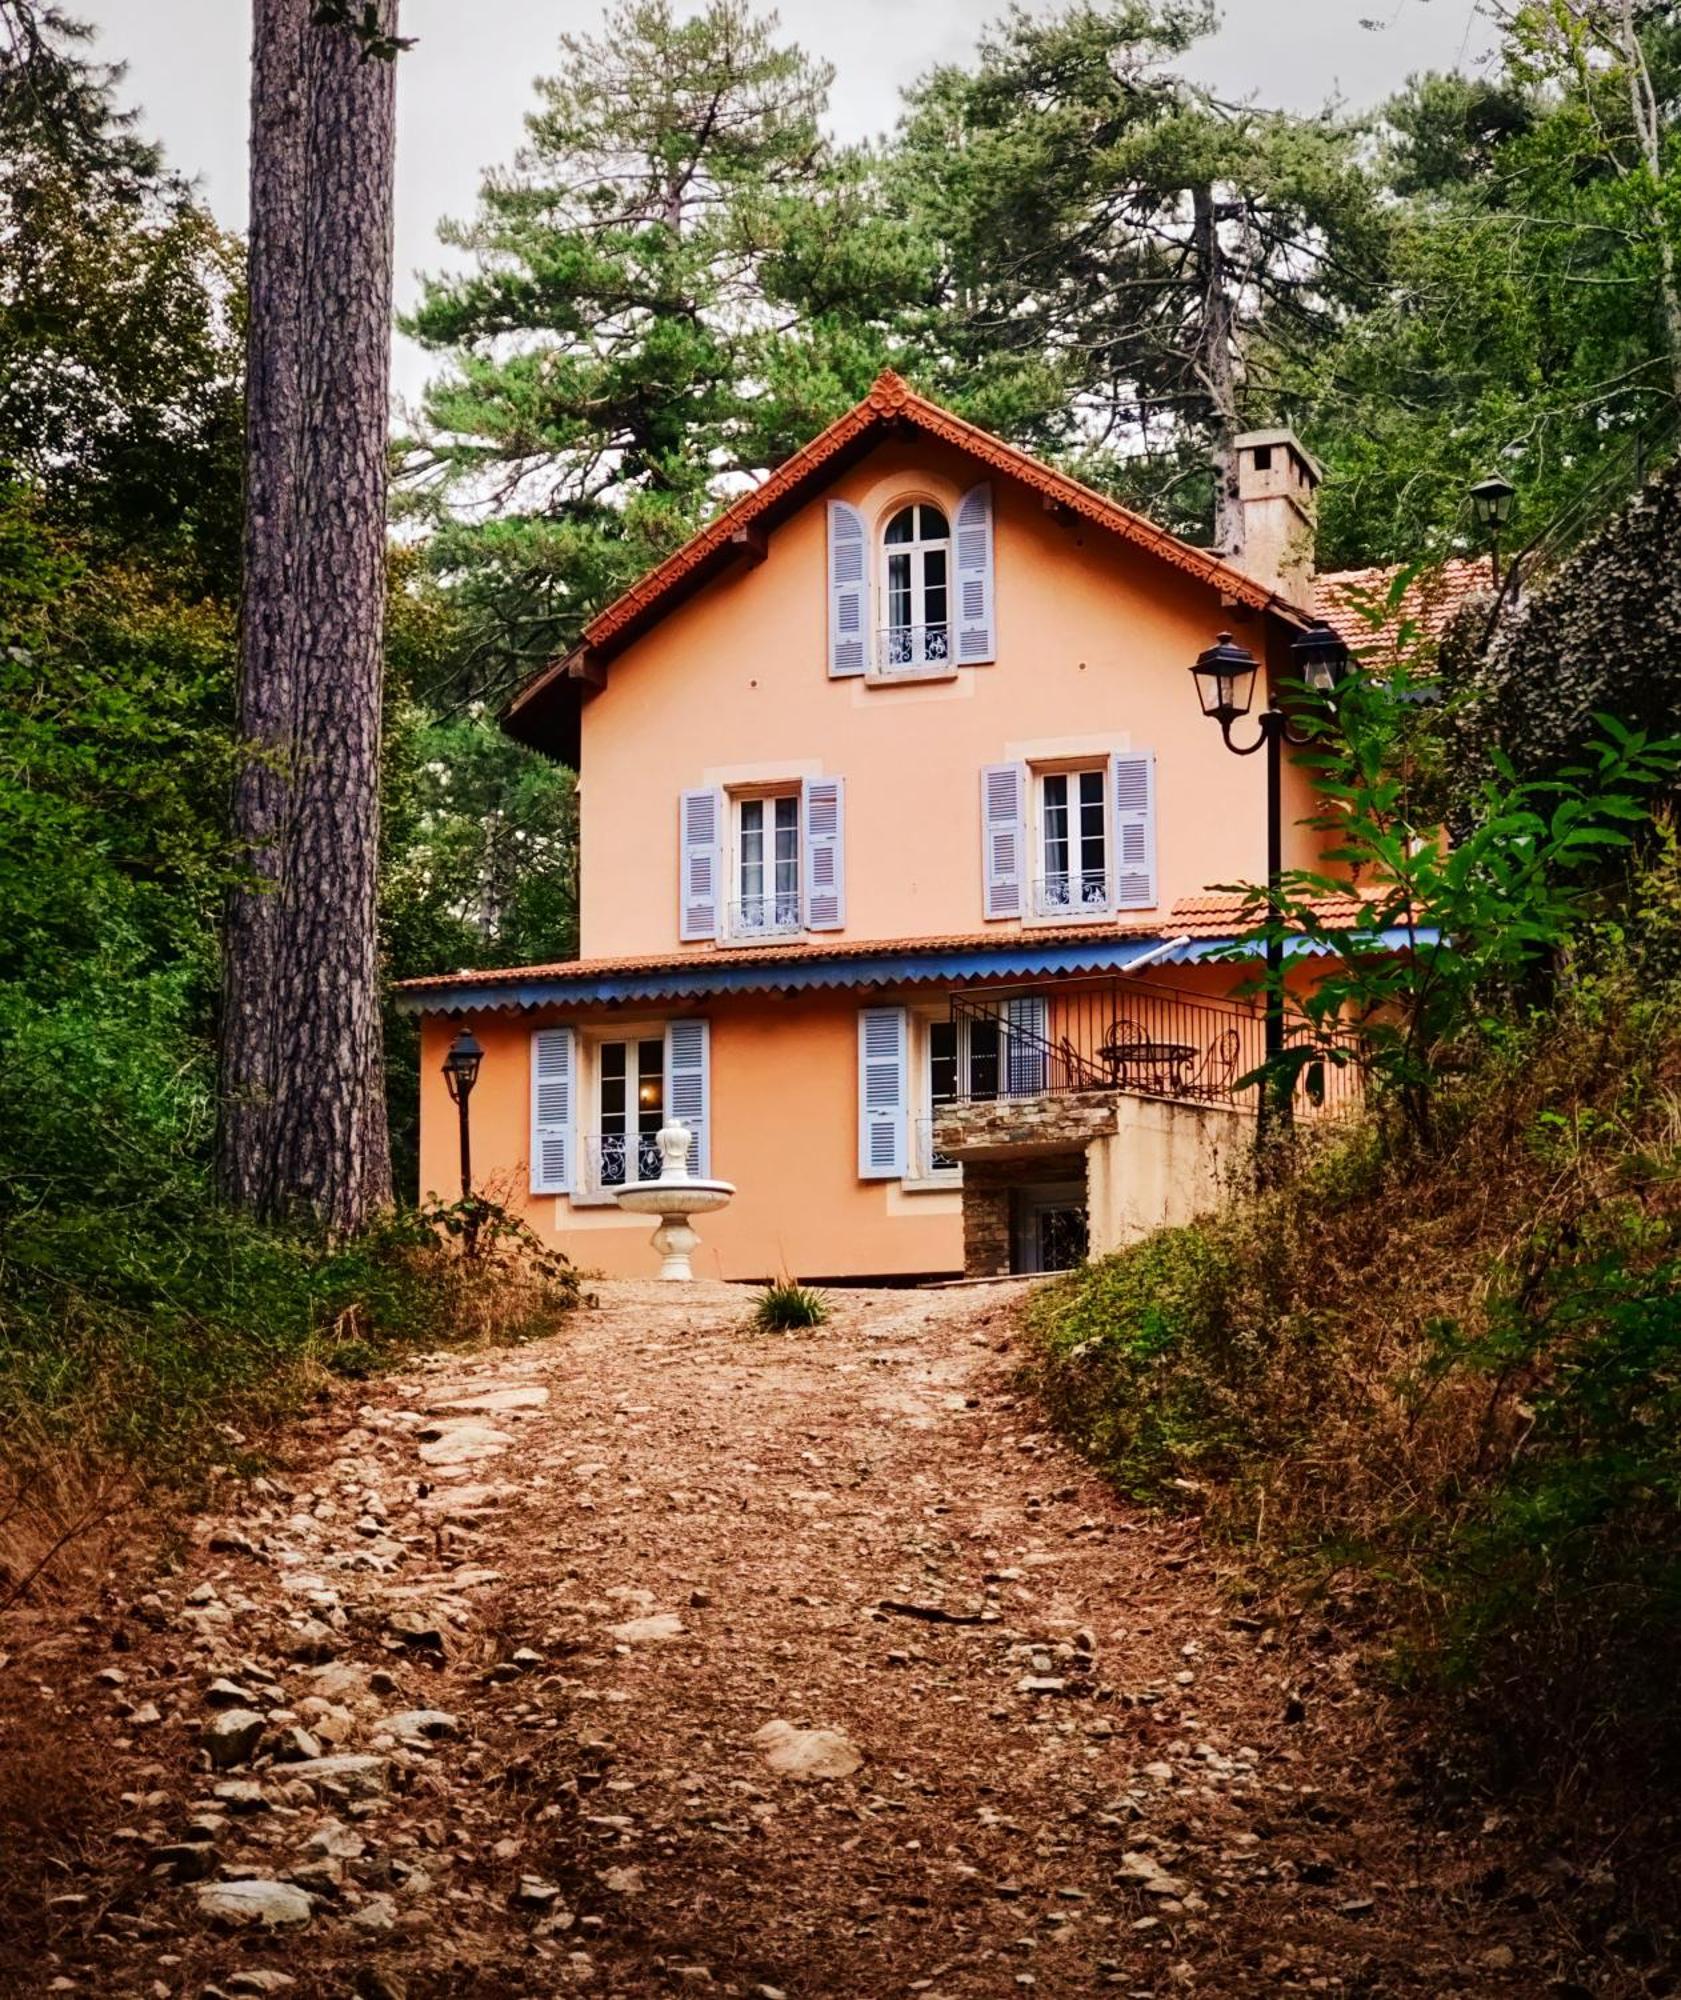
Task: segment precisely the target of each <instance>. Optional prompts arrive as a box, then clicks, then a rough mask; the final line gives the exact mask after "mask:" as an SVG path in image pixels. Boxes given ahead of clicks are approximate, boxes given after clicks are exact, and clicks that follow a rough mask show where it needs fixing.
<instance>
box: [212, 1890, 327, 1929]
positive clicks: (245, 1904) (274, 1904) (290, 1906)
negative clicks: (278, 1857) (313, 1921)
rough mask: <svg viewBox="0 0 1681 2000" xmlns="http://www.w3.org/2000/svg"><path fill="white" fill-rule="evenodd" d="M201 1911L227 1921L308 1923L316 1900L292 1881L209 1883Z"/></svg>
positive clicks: (270, 1924)
mask: <svg viewBox="0 0 1681 2000" xmlns="http://www.w3.org/2000/svg"><path fill="white" fill-rule="evenodd" d="M198 1906H199V1910H200V1912H201V1914H203V1915H204V1916H207V1917H211V1918H213V1919H215V1921H216V1922H218V1923H224V1924H262V1925H265V1926H268V1927H270V1928H272V1927H273V1926H275V1925H279V1924H307V1923H308V1922H309V1919H310V1914H311V1912H312V1910H313V1909H314V1907H315V1906H314V1903H313V1902H312V1900H311V1899H310V1898H309V1897H308V1896H307V1895H305V1893H304V1892H303V1890H302V1889H299V1888H297V1887H296V1886H295V1885H294V1884H293V1883H291V1882H255V1881H243V1882H206V1883H205V1884H204V1885H203V1887H202V1888H201V1889H200V1890H199V1892H198Z"/></svg>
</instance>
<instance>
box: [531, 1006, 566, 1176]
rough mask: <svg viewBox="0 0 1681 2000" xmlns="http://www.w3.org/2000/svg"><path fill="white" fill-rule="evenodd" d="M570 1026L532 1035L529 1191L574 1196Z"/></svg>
mask: <svg viewBox="0 0 1681 2000" xmlns="http://www.w3.org/2000/svg"><path fill="white" fill-rule="evenodd" d="M575 1046H576V1037H575V1036H574V1035H573V1033H572V1030H571V1029H570V1028H538V1029H537V1030H536V1032H535V1033H534V1034H533V1035H532V1037H531V1192H532V1193H533V1194H570V1193H571V1191H572V1145H573V1138H572V1131H573V1123H574V1119H575V1115H576V1114H575V1109H574V1105H573V1089H574V1083H573V1077H574V1069H575V1059H574V1050H575Z"/></svg>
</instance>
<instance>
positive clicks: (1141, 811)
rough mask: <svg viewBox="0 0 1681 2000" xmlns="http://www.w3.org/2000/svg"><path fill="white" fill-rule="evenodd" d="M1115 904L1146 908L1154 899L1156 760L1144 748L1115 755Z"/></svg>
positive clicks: (1136, 908)
mask: <svg viewBox="0 0 1681 2000" xmlns="http://www.w3.org/2000/svg"><path fill="white" fill-rule="evenodd" d="M1110 782H1111V784H1112V785H1113V786H1114V788H1115V905H1116V908H1117V909H1122V910H1149V909H1153V908H1154V907H1155V902H1156V760H1155V757H1154V756H1153V755H1152V754H1151V752H1150V751H1148V750H1133V751H1123V752H1120V753H1118V754H1117V755H1116V757H1115V760H1114V768H1113V770H1112V772H1111V774H1110Z"/></svg>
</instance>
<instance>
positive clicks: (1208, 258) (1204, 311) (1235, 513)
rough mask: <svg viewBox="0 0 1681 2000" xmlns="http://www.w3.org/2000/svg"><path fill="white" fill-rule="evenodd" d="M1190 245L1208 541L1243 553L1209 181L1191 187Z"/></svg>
mask: <svg viewBox="0 0 1681 2000" xmlns="http://www.w3.org/2000/svg"><path fill="white" fill-rule="evenodd" d="M1191 247H1192V254H1193V257H1194V260H1195V269H1196V274H1197V282H1198V285H1199V286H1200V288H1201V292H1202V297H1201V300H1200V310H1199V314H1198V340H1197V351H1196V357H1195V366H1196V372H1197V377H1198V380H1199V381H1200V382H1201V384H1202V388H1203V393H1204V394H1205V395H1206V396H1207V398H1208V412H1209V422H1210V426H1211V428H1212V430H1213V433H1214V442H1213V449H1212V452H1211V453H1210V457H1211V459H1212V462H1213V466H1214V546H1215V548H1216V549H1217V550H1218V551H1219V552H1220V554H1222V555H1227V556H1239V555H1241V554H1242V553H1243V504H1242V502H1241V501H1240V499H1239V498H1238V465H1237V449H1236V443H1237V434H1238V414H1237V353H1236V331H1237V329H1236V314H1235V309H1234V305H1233V300H1232V294H1231V279H1230V273H1229V271H1228V269H1227V266H1226V253H1225V246H1224V245H1223V244H1222V243H1221V241H1220V213H1219V208H1218V206H1217V204H1216V201H1215V191H1214V189H1213V187H1212V186H1207V185H1205V186H1201V187H1196V188H1193V189H1192V190H1191Z"/></svg>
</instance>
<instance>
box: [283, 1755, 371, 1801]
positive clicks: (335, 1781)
mask: <svg viewBox="0 0 1681 2000" xmlns="http://www.w3.org/2000/svg"><path fill="white" fill-rule="evenodd" d="M387 1762H388V1760H387V1759H386V1758H384V1757H373V1756H367V1755H362V1756H356V1755H349V1756H343V1757H307V1758H305V1759H304V1761H303V1762H302V1763H301V1764H288V1765H287V1766H286V1776H287V1777H288V1778H293V1779H302V1781H303V1782H304V1783H305V1784H307V1785H337V1786H339V1787H341V1788H342V1789H343V1790H344V1791H345V1792H346V1793H347V1794H348V1795H349V1796H350V1797H351V1798H357V1799H371V1798H377V1797H378V1796H379V1794H380V1793H381V1792H383V1791H384V1790H385V1773H386V1766H387Z"/></svg>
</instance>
